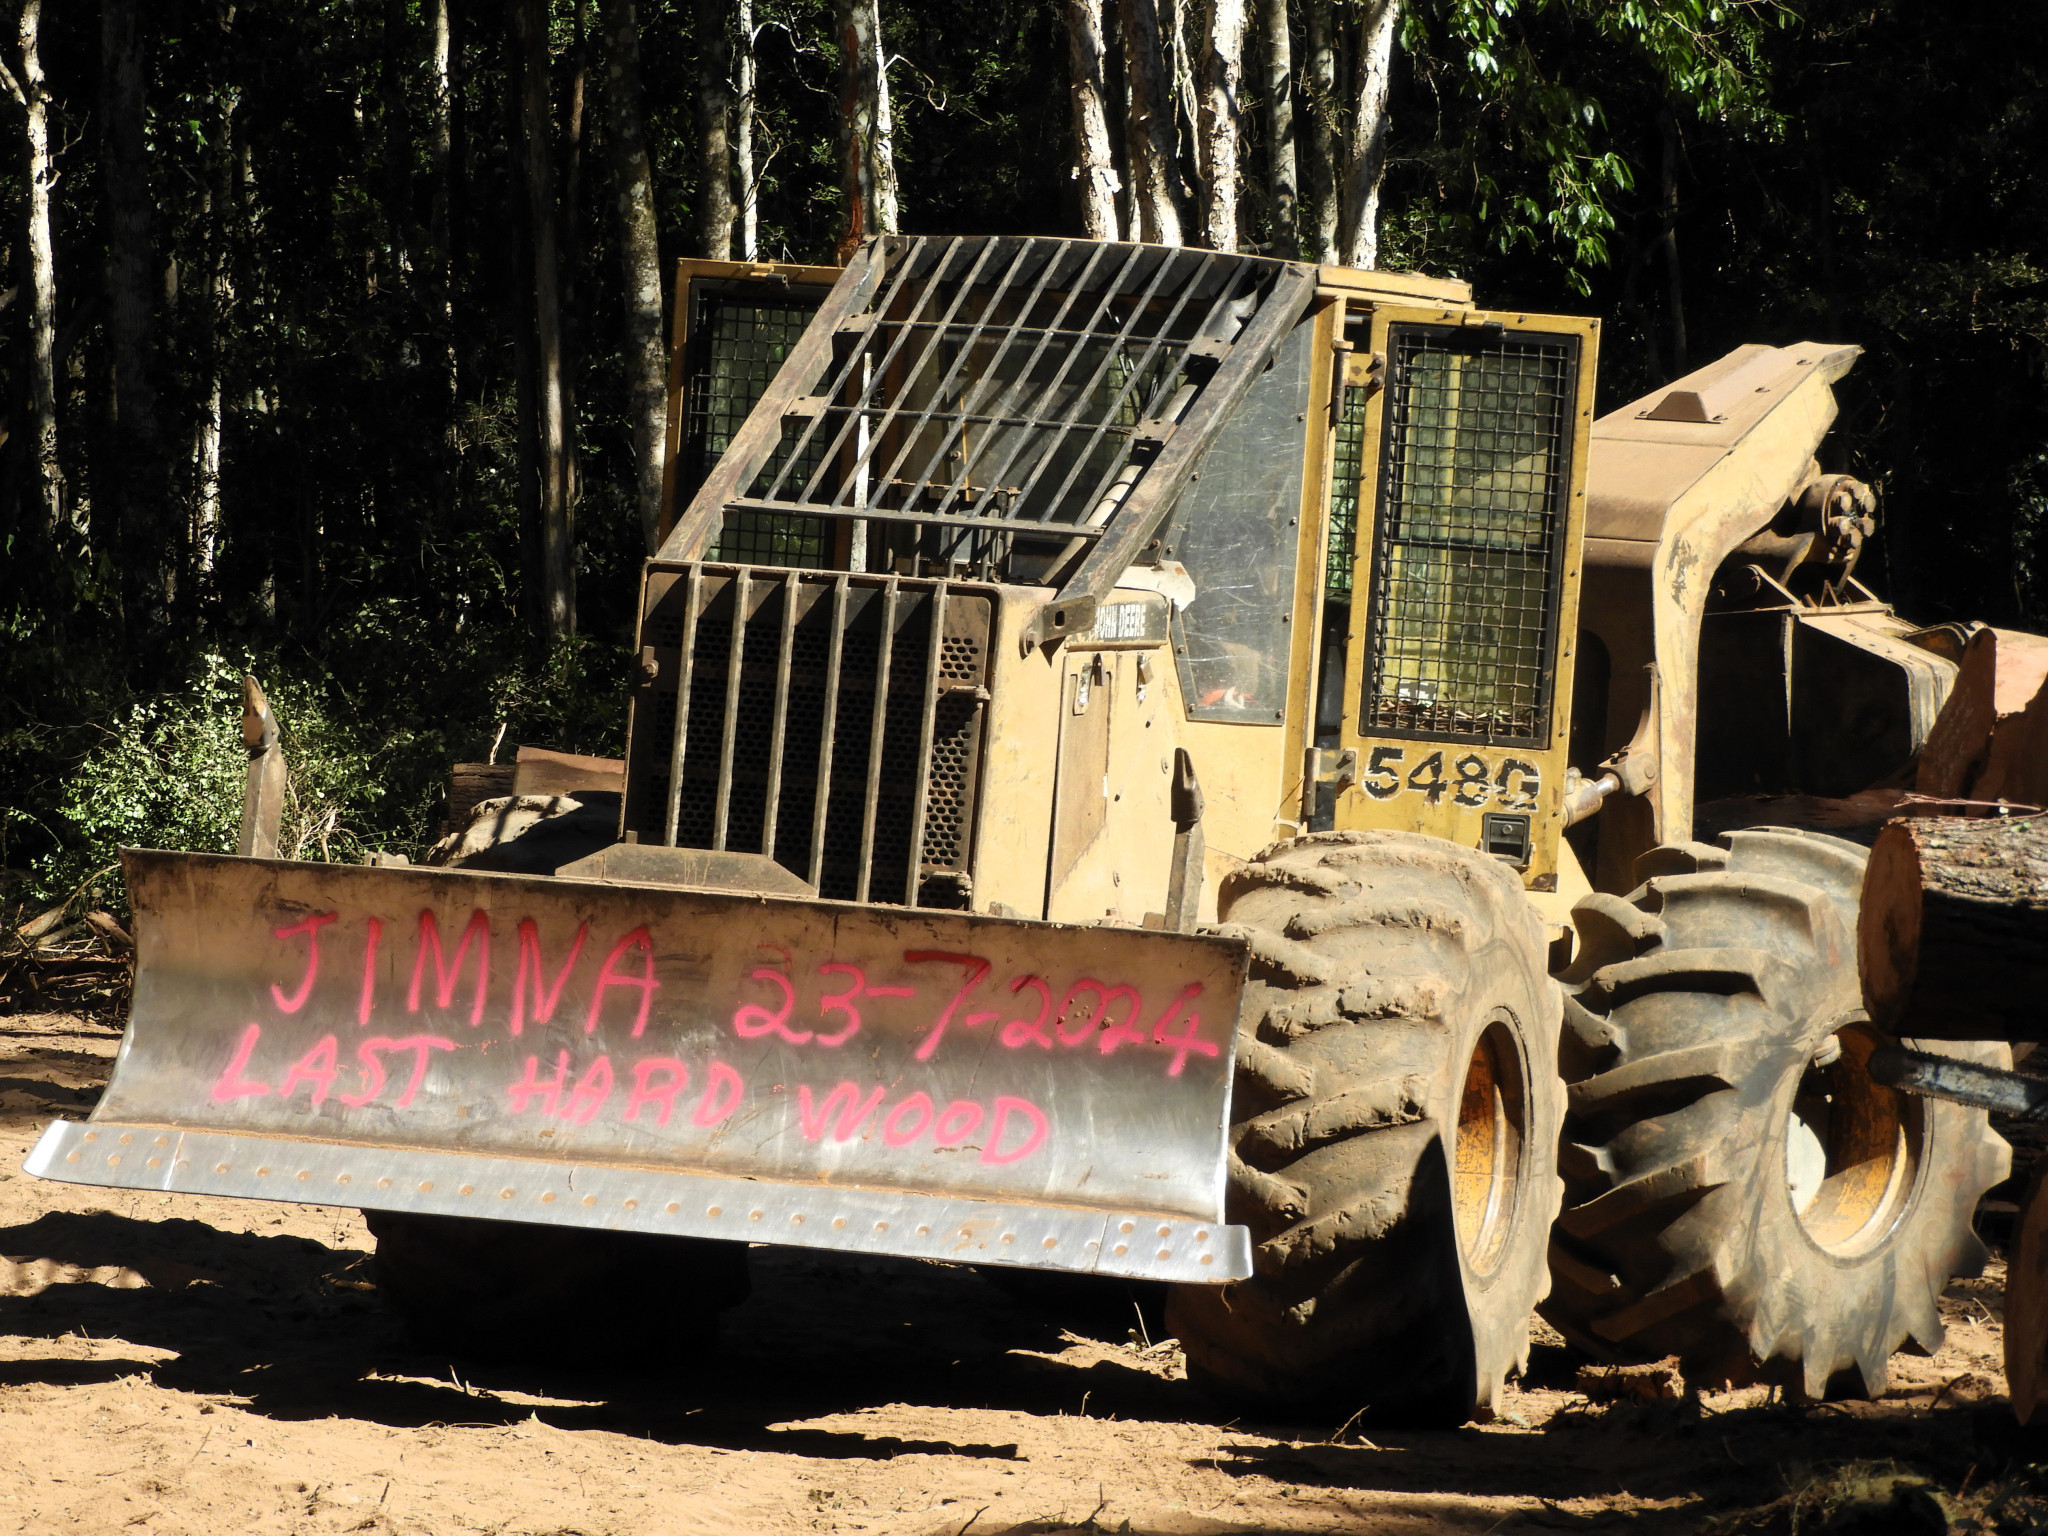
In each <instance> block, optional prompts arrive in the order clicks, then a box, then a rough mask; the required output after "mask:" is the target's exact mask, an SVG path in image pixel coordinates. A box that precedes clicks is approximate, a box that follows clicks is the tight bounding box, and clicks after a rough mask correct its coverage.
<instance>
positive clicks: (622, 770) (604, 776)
mask: <svg viewBox="0 0 2048 1536" xmlns="http://www.w3.org/2000/svg"><path fill="white" fill-rule="evenodd" d="M625 792H626V765H625V763H624V762H623V761H622V760H621V759H619V758H616V757H586V756H584V755H583V754H582V753H580V752H554V751H550V750H549V749H548V748H546V747H521V748H520V749H519V758H518V763H517V765H516V767H515V768H514V770H513V775H512V793H513V794H515V795H579V794H586V793H599V794H604V793H608V794H614V795H620V794H624V793H625Z"/></svg>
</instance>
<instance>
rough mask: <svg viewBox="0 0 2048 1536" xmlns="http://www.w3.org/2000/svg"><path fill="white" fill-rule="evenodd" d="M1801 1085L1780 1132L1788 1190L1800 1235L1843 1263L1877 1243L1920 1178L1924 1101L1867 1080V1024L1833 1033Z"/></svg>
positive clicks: (1873, 1041) (1876, 1041) (1875, 1041)
mask: <svg viewBox="0 0 2048 1536" xmlns="http://www.w3.org/2000/svg"><path fill="white" fill-rule="evenodd" d="M1834 1040H1835V1042H1836V1043H1837V1045H1838V1047H1839V1049H1837V1050H1836V1051H1834V1052H1829V1051H1826V1050H1822V1051H1820V1052H1818V1053H1816V1056H1815V1064H1814V1065H1812V1066H1810V1067H1808V1068H1807V1070H1806V1073H1805V1075H1804V1076H1803V1077H1802V1078H1801V1079H1800V1083H1799V1091H1798V1096H1797V1097H1796V1098H1795V1099H1794V1100H1793V1102H1792V1113H1791V1118H1790V1122H1789V1123H1788V1125H1787V1126H1786V1130H1785V1183H1786V1187H1787V1189H1788V1190H1789V1191H1790V1193H1791V1196H1792V1209H1793V1210H1794V1211H1796V1212H1797V1213H1798V1216H1799V1224H1800V1225H1801V1226H1802V1227H1803V1228H1805V1230H1806V1235H1807V1236H1808V1237H1809V1238H1811V1239H1812V1240H1813V1241H1814V1242H1815V1243H1816V1244H1818V1245H1819V1246H1820V1247H1821V1248H1822V1249H1824V1250H1826V1251H1827V1252H1828V1253H1831V1254H1835V1255H1837V1256H1841V1257H1847V1256H1849V1255H1852V1254H1859V1253H1866V1252H1868V1251H1869V1250H1870V1249H1872V1248H1874V1247H1876V1246H1877V1245H1878V1244H1879V1243H1881V1242H1883V1241H1884V1239H1885V1237H1886V1236H1887V1235H1888V1234H1889V1233H1890V1232H1891V1230H1892V1228H1893V1227H1894V1226H1895V1225H1896V1224H1897V1222H1898V1219H1899V1217H1900V1216H1901V1215H1903V1214H1904V1212H1905V1209H1906V1206H1907V1204H1908V1202H1909V1200H1910V1197H1911V1195H1912V1190H1913V1182H1914V1179H1915V1177H1916V1176H1917V1175H1918V1173H1919V1168H1920V1152H1921V1141H1922V1135H1923V1126H1922V1111H1921V1105H1920V1101H1919V1100H1918V1099H1916V1098H1914V1097H1913V1096H1911V1095H1910V1094H1903V1093H1900V1092H1898V1091H1897V1090H1896V1089H1893V1088H1887V1087H1885V1086H1884V1085H1883V1084H1882V1083H1879V1082H1878V1081H1876V1080H1875V1079H1874V1078H1872V1077H1871V1075H1870V1071H1869V1065H1868V1064H1869V1061H1870V1053H1871V1052H1872V1051H1874V1050H1876V1049H1877V1048H1878V1046H1879V1045H1880V1044H1882V1043H1883V1042H1882V1040H1881V1039H1880V1038H1879V1036H1878V1035H1877V1033H1876V1032H1875V1031H1873V1030H1872V1029H1871V1028H1870V1027H1869V1026H1868V1025H1865V1024H1850V1025H1848V1026H1846V1027H1844V1028H1843V1029H1840V1030H1838V1031H1837V1032H1836V1033H1835V1036H1834Z"/></svg>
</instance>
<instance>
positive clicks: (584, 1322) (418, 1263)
mask: <svg viewBox="0 0 2048 1536" xmlns="http://www.w3.org/2000/svg"><path fill="white" fill-rule="evenodd" d="M363 1217H364V1219H365V1221H367V1223H368V1224H369V1228H370V1232H371V1234H372V1235H373V1236H374V1237H375V1238H376V1239H377V1257H376V1262H375V1267H374V1271H373V1273H374V1274H375V1276H376V1281H377V1291H378V1295H379V1298H380V1299H381V1300H382V1301H383V1302H384V1304H385V1305H386V1306H388V1307H390V1308H391V1309H392V1311H393V1312H395V1313H396V1314H397V1315H398V1317H399V1319H400V1321H402V1322H403V1323H404V1324H405V1326H406V1331H407V1332H408V1333H410V1334H411V1335H412V1337H413V1338H414V1340H415V1341H416V1342H418V1343H419V1344H421V1345H422V1346H425V1347H428V1348H436V1349H444V1350H446V1351H448V1352H449V1353H451V1354H454V1355H459V1356H461V1357H463V1358H465V1359H472V1360H485V1361H498V1360H505V1361H514V1360H535V1361H543V1362H546V1363H549V1364H582V1365H591V1366H597V1367H601V1368H618V1367H621V1366H625V1367H630V1366H633V1365H635V1364H638V1363H641V1362H645V1361H654V1360H658V1359H660V1358H661V1357H662V1356H663V1355H664V1352H665V1351H671V1350H674V1351H687V1352H691V1353H697V1354H701V1353H702V1349H703V1338H702V1335H701V1334H698V1333H693V1332H692V1331H691V1329H690V1328H689V1327H687V1326H685V1327H680V1328H679V1327H677V1326H676V1320H678V1319H691V1320H695V1319H703V1320H705V1321H707V1322H708V1320H709V1319H710V1318H712V1317H714V1316H716V1315H717V1314H718V1313H719V1312H721V1311H724V1310H725V1309H726V1308H728V1307H732V1306H737V1305H738V1304H739V1303H740V1302H742V1301H745V1300H746V1299H747V1293H748V1288H749V1281H748V1278H747V1250H746V1246H745V1245H744V1244H741V1243H722V1242H715V1241H713V1240H711V1239H709V1238H687V1237H660V1236H656V1235H654V1234H652V1233H643V1232H599V1231H591V1230H588V1229H586V1228H582V1227H558V1226H539V1225H533V1224H529V1223H526V1222H517V1221H482V1220H478V1219H476V1218H473V1217H465V1216H422V1215H415V1214H412V1213H410V1212H405V1213H401V1212H396V1211H365V1212H363Z"/></svg>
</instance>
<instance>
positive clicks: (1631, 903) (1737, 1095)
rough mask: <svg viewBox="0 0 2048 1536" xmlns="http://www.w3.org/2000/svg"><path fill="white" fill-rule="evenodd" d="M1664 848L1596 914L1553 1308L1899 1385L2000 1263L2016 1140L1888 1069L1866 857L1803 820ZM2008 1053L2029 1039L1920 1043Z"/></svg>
mask: <svg viewBox="0 0 2048 1536" xmlns="http://www.w3.org/2000/svg"><path fill="white" fill-rule="evenodd" d="M1721 841H1722V843H1723V845H1724V846H1723V847H1721V848H1712V847H1707V846H1705V845H1702V844H1697V843H1688V844H1681V845H1675V846H1671V847H1665V848H1659V849H1655V850H1652V852H1650V853H1649V854H1647V855H1645V857H1644V861H1643V863H1642V864H1641V865H1639V866H1638V872H1639V873H1641V874H1643V875H1644V876H1646V880H1645V883H1644V885H1643V886H1641V887H1640V888H1639V889H1638V890H1636V891H1635V892H1634V893H1633V894H1632V895H1630V896H1629V897H1628V898H1626V899H1623V898H1620V897H1616V896H1608V895H1596V896H1591V897H1588V898H1587V899H1586V900H1584V901H1582V902H1580V903H1579V905H1578V908H1577V910H1576V912H1575V914H1574V915H1575V918H1576V920H1577V922H1578V926H1579V931H1580V937H1581V941H1582V951H1581V954H1580V957H1579V958H1578V959H1577V960H1576V961H1575V962H1574V964H1573V966H1572V967H1571V969H1570V970H1569V971H1568V972H1567V973H1566V978H1565V979H1566V981H1567V984H1568V985H1567V994H1568V995H1567V997H1566V1000H1565V1037H1564V1048H1563V1062H1564V1068H1565V1075H1566V1078H1567V1080H1568V1081H1570V1082H1571V1084H1572V1089H1571V1114H1570V1117H1569V1119H1568V1121H1567V1123H1566V1129H1565V1139H1564V1146H1563V1149H1562V1152H1561V1153H1560V1156H1559V1165H1560V1167H1561V1168H1562V1169H1563V1171H1564V1174H1565V1180H1566V1191H1567V1193H1566V1203H1565V1211H1564V1214H1563V1216H1562V1217H1561V1218H1560V1219H1559V1222H1558V1227H1557V1232H1556V1235H1555V1238H1554V1241H1553V1245H1552V1275H1553V1280H1554V1284H1553V1286H1552V1289H1551V1293H1550V1297H1549V1299H1548V1300H1547V1301H1546V1302H1545V1304H1544V1306H1543V1309H1542V1310H1543V1315H1544V1317H1545V1318H1546V1319H1548V1320H1549V1321H1550V1322H1551V1323H1552V1324H1553V1325H1554V1326H1556V1327H1557V1329H1558V1330H1559V1331H1560V1332H1561V1333H1563V1334H1564V1335H1565V1337H1566V1338H1567V1339H1569V1340H1571V1341H1572V1342H1573V1343H1575V1344H1577V1345H1579V1346H1580V1347H1581V1348H1583V1349H1586V1350H1588V1351H1590V1352H1592V1353H1594V1354H1596V1355H1600V1356H1603V1357H1606V1358H1636V1359H1657V1358H1662V1357H1663V1356H1666V1355H1672V1354H1675V1355H1678V1356H1679V1357H1680V1359H1681V1360H1682V1362H1683V1365H1684V1370H1685V1375H1686V1378H1687V1380H1688V1381H1690V1382H1692V1383H1694V1384H1695V1385H1700V1386H1721V1385H1741V1384H1745V1383H1749V1382H1755V1381H1771V1382H1777V1383H1780V1384H1782V1385H1785V1386H1787V1387H1789V1388H1792V1389H1794V1390H1797V1391H1801V1392H1804V1393H1805V1394H1806V1395H1807V1396H1809V1397H1813V1398H1819V1397H1822V1396H1825V1395H1827V1394H1828V1393H1829V1392H1830V1391H1833V1392H1836V1393H1843V1392H1850V1393H1855V1392H1868V1393H1870V1394H1872V1395H1876V1394H1877V1393H1880V1392H1882V1391H1883V1390H1884V1386H1885V1381H1886V1374H1887V1367H1886V1362H1887V1360H1888V1358H1889V1357H1890V1355H1891V1354H1892V1352H1893V1351H1894V1350H1895V1349H1898V1348H1899V1347H1900V1346H1901V1345H1903V1344H1905V1343H1906V1342H1907V1341H1908V1340H1911V1341H1912V1342H1913V1343H1914V1344H1915V1345H1917V1346H1918V1347H1919V1348H1921V1349H1924V1350H1927V1351H1929V1352H1932V1351H1933V1350H1935V1349H1937V1348H1939V1347H1940V1345H1941V1341H1942V1325H1941V1315H1940V1311H1939V1308H1938V1306H1937V1299H1938V1298H1939V1296H1940V1294H1941V1292H1942V1290H1943V1288H1944V1287H1945V1286H1946V1285H1947V1283H1948V1281H1949V1278H1950V1277H1951V1276H1952V1275H1956V1274H1962V1273H1975V1272H1976V1271H1977V1269H1978V1268H1980V1267H1981V1265H1982V1263H1983V1259H1984V1248H1983V1245H1982V1244H1981V1243H1979V1242H1978V1241H1977V1238H1976V1235H1975V1233H1974V1232H1973V1231H1972V1230H1971V1217H1972V1214H1973V1212H1974V1211H1975V1209H1976V1204H1977V1200H1978V1198H1979V1196H1981V1195H1982V1194H1983V1192H1984V1191H1985V1190H1986V1189H1988V1188H1989V1187H1990V1186H1991V1185H1993V1184H1995V1183H1997V1182H1999V1181H2000V1180H2001V1179H2003V1178H2004V1177H2005V1176H2006V1172H2007V1169H2008V1166H2009V1164H2010V1160H2011V1152H2010V1149H2009V1148H2008V1147H2007V1146H2006V1144H2005V1142H2004V1141H2003V1140H2002V1139H2001V1138H2000V1137H1999V1136H1998V1135H1997V1134H1996V1133H1994V1132H1993V1131H1992V1130H1991V1129H1990V1126H1989V1123H1988V1121H1987V1119H1986V1117H1985V1115H1984V1113H1983V1111H1981V1110H1970V1109H1965V1108H1963V1107H1962V1106H1960V1105H1956V1104H1950V1103H1946V1102H1943V1101H1941V1100H1935V1099H1916V1098H1913V1097H1911V1096H1909V1095H1904V1094H1899V1093H1896V1092H1894V1091H1893V1090H1891V1089H1889V1088H1885V1087H1882V1086H1881V1085H1879V1084H1877V1083H1875V1082H1873V1081H1872V1080H1871V1078H1870V1076H1869V1074H1868V1072H1867V1071H1866V1070H1865V1069H1864V1066H1863V1063H1864V1061H1865V1060H1866V1059H1867V1058H1868V1056H1869V1053H1870V1051H1871V1050H1872V1049H1874V1048H1875V1047H1876V1046H1877V1045H1879V1044H1881V1043H1885V1041H1884V1037H1882V1036H1880V1035H1878V1034H1877V1033H1876V1032H1875V1031H1874V1030H1873V1029H1872V1028H1871V1027H1870V1025H1869V1022H1868V1019H1867V1016H1865V1015H1864V1014H1863V1013H1862V1011H1861V1009H1862V988H1861V985H1860V981H1859V978H1858V975H1857V970H1856V943H1855V931H1856V905H1857V899H1858V896H1859V894H1860V892H1861V889H1862V882H1863V863H1864V859H1865V853H1864V850H1863V849H1861V848H1859V847H1857V846H1856V845H1855V844H1853V843H1846V842H1843V841H1841V840H1839V839H1836V838H1832V837H1826V836H1823V835H1821V834H1818V833H1808V832H1803V831H1799V830H1794V829H1790V828H1758V829H1754V830H1750V831H1740V832H1730V833H1726V834H1724V835H1723V837H1722V839H1721ZM1905 1043H1906V1044H1909V1045H1913V1046H1915V1047H1916V1048H1917V1049H1921V1050H1933V1051H1939V1052H1943V1053H1945V1054H1949V1055H1953V1056H1957V1057H1959V1058H1962V1059H1965V1060H1969V1061H1977V1062H1982V1063H1985V1064H1987V1065H1994V1066H1997V1065H2004V1064H2005V1063H2006V1062H2007V1061H2009V1059H2010V1057H2009V1053H2008V1052H2007V1051H2006V1049H2005V1047H2003V1046H2001V1045H1992V1044H1971V1045H1966V1044H1952V1043H1946V1042H1926V1041H1908V1042H1905Z"/></svg>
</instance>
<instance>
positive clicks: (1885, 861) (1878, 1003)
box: [1856, 820, 1923, 1031]
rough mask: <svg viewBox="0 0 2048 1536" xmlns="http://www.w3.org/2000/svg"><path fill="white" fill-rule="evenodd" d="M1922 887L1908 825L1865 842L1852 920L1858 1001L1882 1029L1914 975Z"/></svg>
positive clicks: (1895, 1015)
mask: <svg viewBox="0 0 2048 1536" xmlns="http://www.w3.org/2000/svg"><path fill="white" fill-rule="evenodd" d="M1922 892H1923V887H1922V882H1921V870H1920V844H1919V841H1918V840H1917V839H1916V838H1915V837H1914V836H1913V825H1912V823H1911V822H1910V821H1905V820H1900V821H1894V822H1890V823H1888V824H1887V825H1886V826H1885V827H1884V828H1883V829H1882V830H1881V831H1880V832H1879V833H1878V834H1877V840H1876V842H1875V843H1873V844H1872V845H1871V849H1870V862H1869V864H1868V865H1867V866H1866V867H1865V870H1864V874H1863V900H1862V903H1861V906H1860V909H1859V913H1858V918H1857V924H1856V960H1857V968H1858V970H1859V971H1860V972H1861V973H1862V976H1863V1006H1864V1008H1865V1009H1866V1010H1868V1012H1869V1014H1870V1017H1871V1020H1872V1022H1874V1023H1875V1024H1876V1025H1877V1027H1878V1028H1880V1029H1883V1030H1887V1031H1891V1030H1893V1026H1895V1025H1896V1024H1897V1023H1898V1021H1899V1018H1900V1015H1901V1014H1902V1013H1903V1012H1904V1011H1905V1007H1906V1002H1907V1000H1908V999H1909V998H1910V997H1911V996H1912V993H1913V983H1914V981H1915V980H1917V979H1918V976H1919V971H1920V929H1921V922H1922V904H1923V894H1922Z"/></svg>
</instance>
